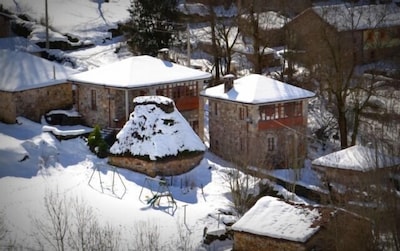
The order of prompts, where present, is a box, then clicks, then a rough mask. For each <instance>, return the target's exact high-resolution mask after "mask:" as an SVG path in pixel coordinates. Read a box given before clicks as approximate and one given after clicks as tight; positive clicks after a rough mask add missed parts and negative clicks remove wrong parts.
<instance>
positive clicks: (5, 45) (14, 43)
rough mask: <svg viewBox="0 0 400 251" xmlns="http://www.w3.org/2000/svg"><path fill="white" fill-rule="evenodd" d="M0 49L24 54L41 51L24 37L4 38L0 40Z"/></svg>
mask: <svg viewBox="0 0 400 251" xmlns="http://www.w3.org/2000/svg"><path fill="white" fill-rule="evenodd" d="M0 49H5V50H11V51H14V50H18V51H26V52H31V53H34V52H40V51H42V50H43V49H42V48H40V47H39V46H37V45H36V44H35V43H33V42H31V41H29V40H28V39H26V38H24V37H4V38H0Z"/></svg>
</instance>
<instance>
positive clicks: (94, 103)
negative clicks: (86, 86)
mask: <svg viewBox="0 0 400 251" xmlns="http://www.w3.org/2000/svg"><path fill="white" fill-rule="evenodd" d="M91 105H92V110H94V111H95V110H97V100H96V90H91Z"/></svg>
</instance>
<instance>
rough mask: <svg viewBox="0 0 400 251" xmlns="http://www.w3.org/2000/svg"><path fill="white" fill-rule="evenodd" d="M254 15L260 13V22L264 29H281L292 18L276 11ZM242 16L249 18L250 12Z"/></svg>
mask: <svg viewBox="0 0 400 251" xmlns="http://www.w3.org/2000/svg"><path fill="white" fill-rule="evenodd" d="M253 15H258V16H257V18H258V23H259V25H260V28H261V29H263V30H273V29H281V28H283V26H285V24H287V23H288V22H289V21H290V18H287V17H285V16H283V15H281V14H279V13H278V12H275V11H267V12H261V13H257V14H253ZM242 17H243V18H245V19H247V20H249V19H250V14H243V15H242Z"/></svg>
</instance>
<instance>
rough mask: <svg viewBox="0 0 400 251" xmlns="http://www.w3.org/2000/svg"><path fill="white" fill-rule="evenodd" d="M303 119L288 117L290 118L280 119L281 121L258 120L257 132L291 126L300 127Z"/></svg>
mask: <svg viewBox="0 0 400 251" xmlns="http://www.w3.org/2000/svg"><path fill="white" fill-rule="evenodd" d="M302 125H304V123H303V117H301V116H300V117H290V118H282V119H273V120H260V121H259V122H258V130H259V131H262V130H271V129H279V128H284V127H285V126H288V127H293V126H302Z"/></svg>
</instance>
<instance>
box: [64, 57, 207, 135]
mask: <svg viewBox="0 0 400 251" xmlns="http://www.w3.org/2000/svg"><path fill="white" fill-rule="evenodd" d="M209 79H211V74H210V73H207V72H203V71H200V70H195V69H192V68H189V67H186V66H183V65H179V64H175V63H172V62H169V61H166V60H162V59H159V58H155V57H151V56H146V55H144V56H135V57H130V58H127V59H124V60H121V61H118V62H116V63H112V64H109V65H105V66H102V67H99V68H95V69H92V70H89V71H86V72H82V73H78V74H75V75H72V76H70V77H69V80H70V81H71V82H72V83H73V97H74V104H75V108H76V110H77V111H78V112H79V113H80V114H82V115H83V116H84V117H83V119H84V121H85V123H86V124H87V125H89V126H94V125H96V124H97V125H99V126H100V127H102V128H117V129H118V128H122V126H123V125H124V124H125V122H126V121H127V120H128V119H129V114H130V113H131V112H132V111H133V108H134V104H133V102H132V101H133V99H134V98H135V97H137V96H144V95H161V96H165V97H169V98H171V99H173V100H174V102H175V105H176V107H177V108H178V110H179V111H180V113H181V114H182V115H183V116H184V117H185V119H186V120H187V121H188V122H189V124H190V125H191V126H192V128H193V129H194V130H195V131H196V132H197V133H198V134H199V136H200V137H201V138H202V133H203V130H199V125H202V124H203V120H202V119H203V118H204V116H203V108H202V107H201V109H200V106H199V92H200V91H201V90H202V89H204V85H205V82H206V81H208V80H209Z"/></svg>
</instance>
